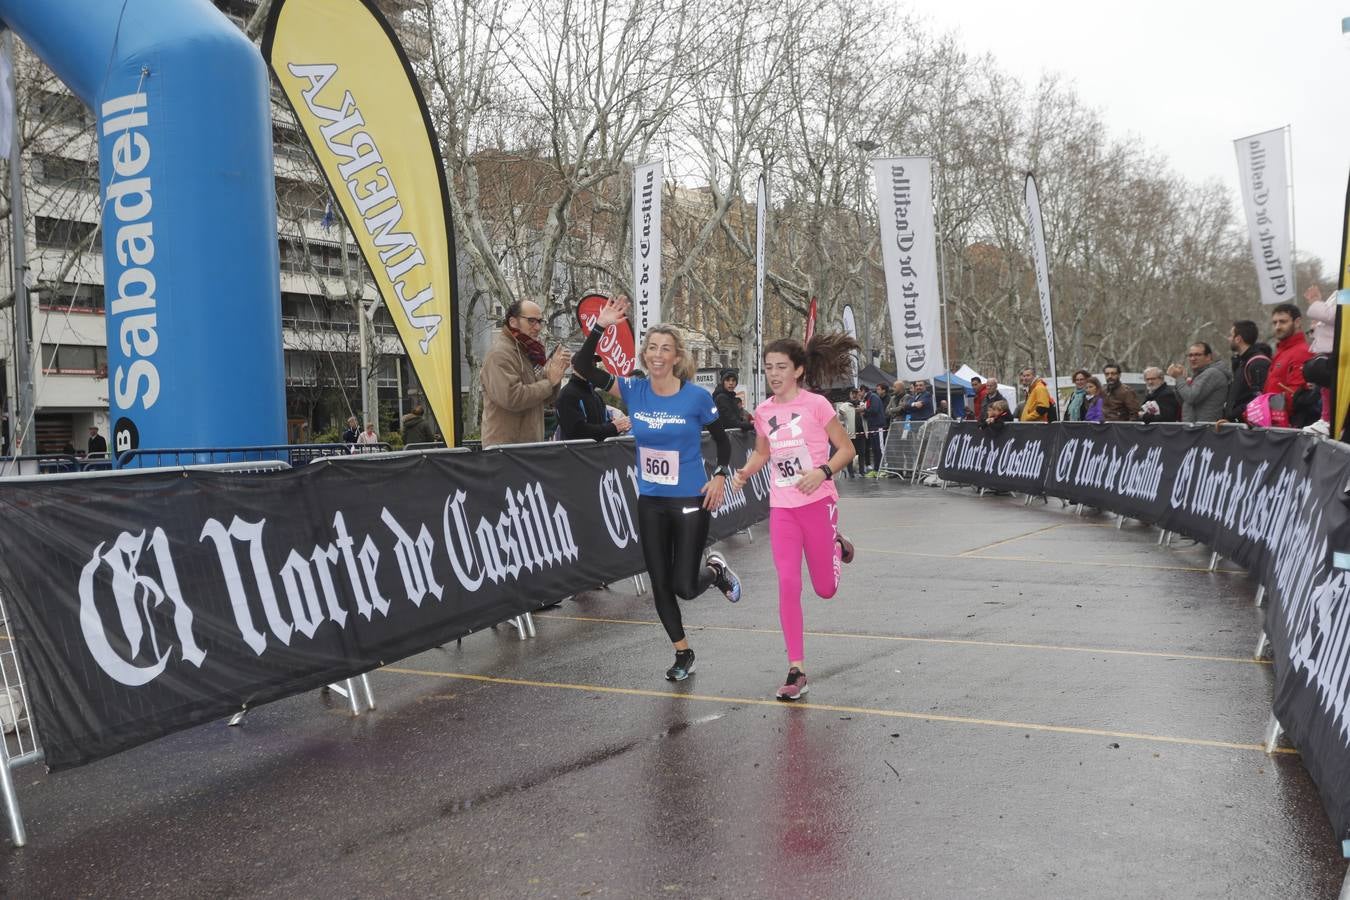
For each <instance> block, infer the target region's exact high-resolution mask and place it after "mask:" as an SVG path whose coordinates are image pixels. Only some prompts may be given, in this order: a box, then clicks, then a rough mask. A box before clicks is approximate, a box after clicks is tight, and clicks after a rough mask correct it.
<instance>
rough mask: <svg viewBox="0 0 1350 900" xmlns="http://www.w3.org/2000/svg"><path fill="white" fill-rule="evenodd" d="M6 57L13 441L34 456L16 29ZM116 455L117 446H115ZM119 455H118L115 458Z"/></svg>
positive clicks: (10, 36)
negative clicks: (8, 98) (15, 56)
mask: <svg viewBox="0 0 1350 900" xmlns="http://www.w3.org/2000/svg"><path fill="white" fill-rule="evenodd" d="M4 53H5V57H6V58H7V59H8V60H9V62H10V67H9V88H10V94H11V96H12V97H13V98H14V102H13V103H12V104H11V105H12V107H13V108H12V109H11V111H10V113H11V116H12V118H11V120H10V132H11V133H10V141H9V188H10V198H11V199H10V207H9V233H10V238H11V247H12V261H13V263H14V271H13V282H14V385H15V393H17V394H18V397H17V398H16V400H17V403H16V407H17V408H16V410H15V419H14V421H12V422H10V426H9V427H10V441H11V443H13V444H14V451H15V455H18V456H31V455H32V453H33V429H32V427H30V425H29V423H30V422H33V421H35V420H36V417H35V415H34V409H33V362H32V359H31V353H32V346H31V344H32V335H31V333H30V332H31V324H30V322H29V316H30V315H31V310H30V309H29V306H28V285H27V283H26V281H25V279H26V278H27V275H28V258H27V246H26V236H25V234H24V223H25V222H26V221H27V216H26V215H25V214H24V197H23V165H22V159H23V140H22V135H21V134H20V133H19V103H18V97H19V91H18V86H19V73H18V70H17V69H15V68H14V32H12V31H6V32H5V39H4ZM113 453H114V454H116V448H113ZM114 458H115V457H114Z"/></svg>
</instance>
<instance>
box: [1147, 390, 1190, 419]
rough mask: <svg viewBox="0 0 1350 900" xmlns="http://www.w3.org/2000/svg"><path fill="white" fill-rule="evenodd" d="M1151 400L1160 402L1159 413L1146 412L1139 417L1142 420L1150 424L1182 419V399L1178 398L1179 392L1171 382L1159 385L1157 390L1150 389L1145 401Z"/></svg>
mask: <svg viewBox="0 0 1350 900" xmlns="http://www.w3.org/2000/svg"><path fill="white" fill-rule="evenodd" d="M1150 400H1152V401H1153V402H1154V403H1157V404H1158V414H1157V415H1156V416H1155V415H1150V414H1148V413H1145V414H1144V415H1142V416H1140V417H1139V419H1140V421H1142V422H1146V423H1149V424H1152V423H1153V422H1180V421H1181V401H1180V400H1179V399H1177V392H1176V391H1174V390H1173V389H1172V386H1171V385H1170V384H1163V385H1159V386H1158V389H1157V390H1156V391H1149V392H1148V393H1147V394H1145V395H1144V403H1147V402H1149V401H1150Z"/></svg>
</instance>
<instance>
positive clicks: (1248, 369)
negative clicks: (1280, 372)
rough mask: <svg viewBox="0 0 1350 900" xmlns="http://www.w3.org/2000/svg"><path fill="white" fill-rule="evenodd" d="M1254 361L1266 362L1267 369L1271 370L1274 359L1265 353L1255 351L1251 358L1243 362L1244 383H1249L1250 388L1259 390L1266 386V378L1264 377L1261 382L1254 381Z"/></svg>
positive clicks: (1248, 387)
mask: <svg viewBox="0 0 1350 900" xmlns="http://www.w3.org/2000/svg"><path fill="white" fill-rule="evenodd" d="M1254 362H1264V363H1265V364H1266V371H1267V372H1269V371H1270V364H1271V362H1272V360H1271V358H1270V357H1269V356H1266V355H1265V354H1264V353H1254V354H1252V357H1251V359H1249V360H1247V361H1246V362H1245V363H1243V364H1242V383H1243V384H1245V385H1247V389H1248V390H1252V391H1259V390H1261V389H1262V388H1263V387H1265V384H1266V380H1265V379H1264V378H1262V379H1261V380H1260V381H1259V382H1253V381H1252V363H1254Z"/></svg>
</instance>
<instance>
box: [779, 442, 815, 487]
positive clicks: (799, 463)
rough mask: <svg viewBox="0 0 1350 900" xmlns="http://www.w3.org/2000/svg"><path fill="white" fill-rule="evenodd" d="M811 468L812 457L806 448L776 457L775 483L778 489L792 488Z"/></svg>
mask: <svg viewBox="0 0 1350 900" xmlns="http://www.w3.org/2000/svg"><path fill="white" fill-rule="evenodd" d="M810 468H811V457H810V455H809V454H808V453H807V451H806V448H805V447H798V448H796V449H795V450H789V451H787V453H785V454H784V455H783V456H777V457H774V460H773V483H774V484H776V485H777V486H778V487H792V486H793V485H794V484H796V483H797V482H798V480H800V479H801V477H802V476H803V475H805V474H806V473H807V471H808V470H809V469H810Z"/></svg>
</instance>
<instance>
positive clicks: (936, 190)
mask: <svg viewBox="0 0 1350 900" xmlns="http://www.w3.org/2000/svg"><path fill="white" fill-rule="evenodd" d="M933 167H934V168H935V169H936V170H937V177H936V178H934V179H933V219H934V221H935V222H936V227H935V228H934V231H935V232H936V235H935V238H936V239H937V256H938V285H939V289H940V290H941V292H942V296H941V299H940V300H939V302H938V309H939V310H941V312H942V368H943V375H942V380H943V381H944V382H945V383H946V386H947V415H949V416H951V417H952V418H953V419H954V418H956V412H955V407H953V406H952V361H951V360H950V359H948V358H947V353H948V351H949V350H950V349H951V343H950V339H949V337H948V331H947V256H946V253H945V252H944V251H943V249H942V229H943V227H944V226H945V225H946V224H947V220H946V219H943V218H942V202H941V200H942V171H943V170H942V164H941V163H940V162H939V161H938V160H936V159H935V160H933Z"/></svg>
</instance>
